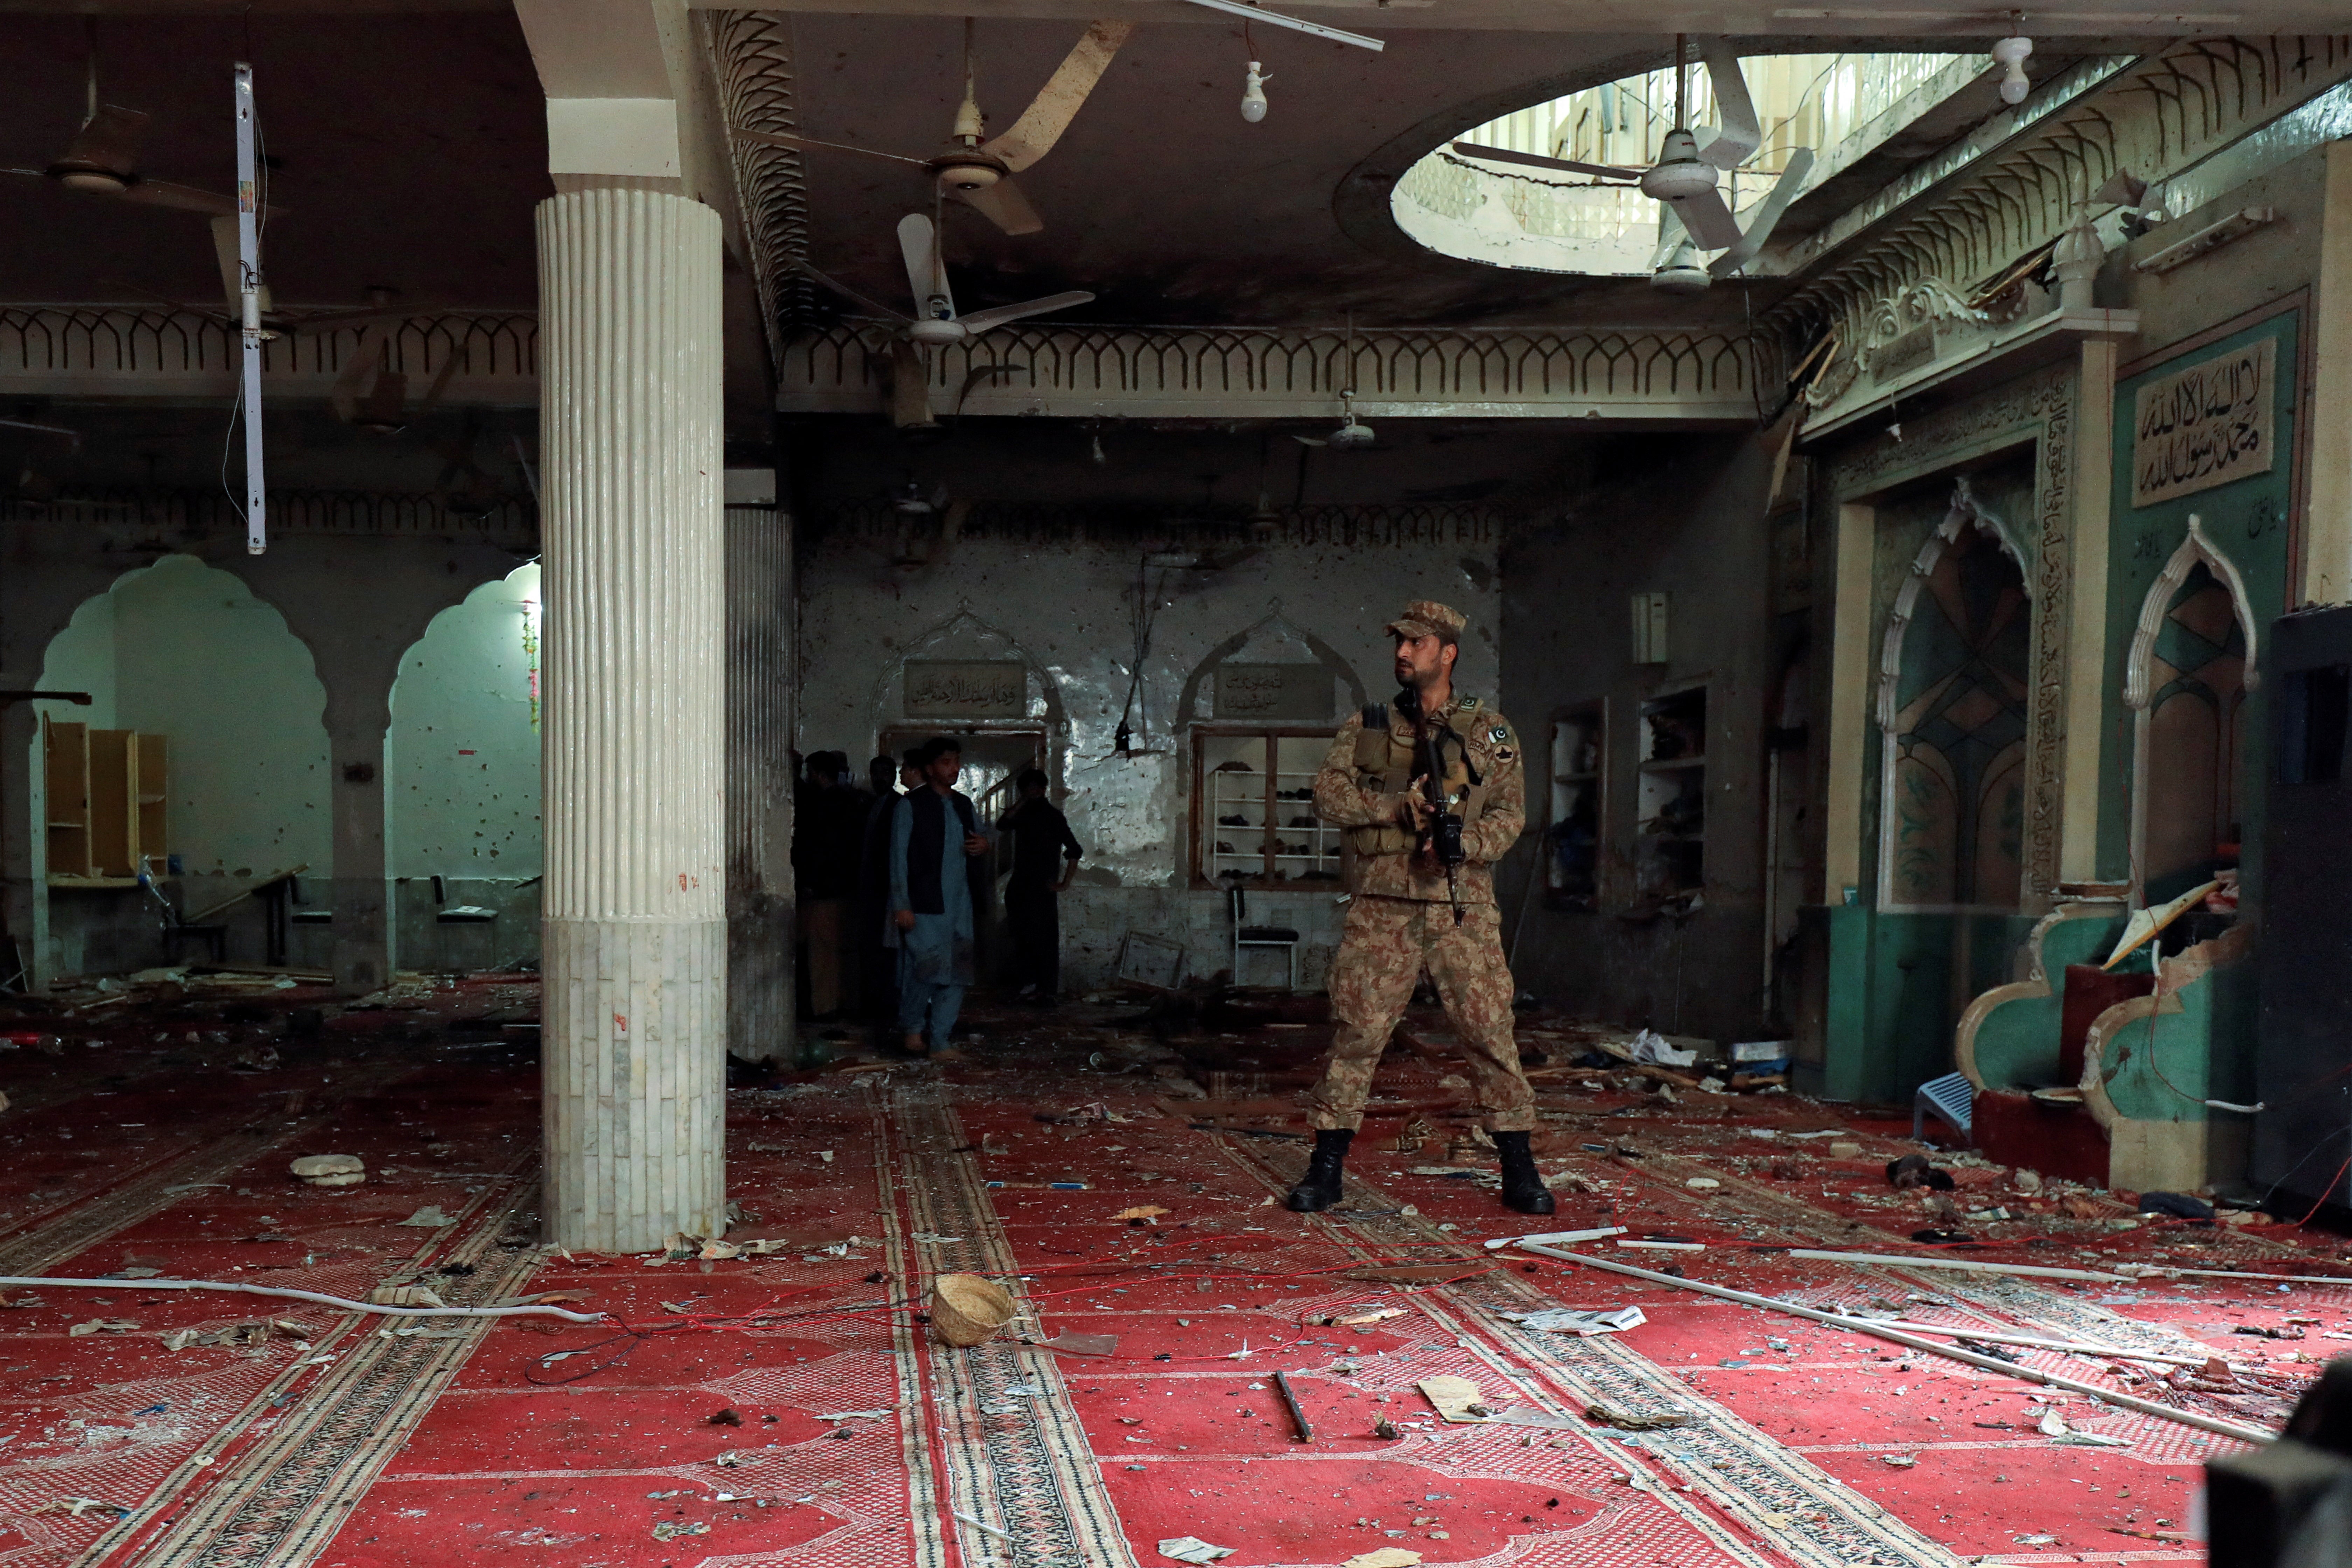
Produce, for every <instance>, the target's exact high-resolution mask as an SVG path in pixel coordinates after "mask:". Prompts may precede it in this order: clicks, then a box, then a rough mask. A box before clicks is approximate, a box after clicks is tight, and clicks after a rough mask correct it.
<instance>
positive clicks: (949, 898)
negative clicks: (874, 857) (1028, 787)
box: [890, 736, 988, 1061]
mask: <svg viewBox="0 0 2352 1568" xmlns="http://www.w3.org/2000/svg"><path fill="white" fill-rule="evenodd" d="M922 759H923V763H922V767H923V787H921V788H919V789H917V790H914V791H913V792H912V793H910V794H908V795H902V796H901V797H899V800H898V806H897V808H896V810H895V811H894V812H893V814H892V816H891V818H890V921H891V925H892V928H893V930H894V931H895V932H896V934H897V937H898V1032H899V1034H900V1035H901V1037H903V1043H904V1045H905V1047H906V1049H907V1050H908V1053H909V1054H912V1055H916V1056H925V1055H928V1056H929V1058H931V1059H932V1060H933V1061H941V1060H947V1059H951V1058H954V1057H955V1056H956V1055H957V1054H958V1053H957V1051H956V1050H955V1022H956V1012H957V1010H958V1009H959V1008H961V1006H962V1005H963V993H964V987H966V986H967V985H970V984H971V980H972V925H973V922H972V883H971V875H970V874H969V869H968V868H970V867H971V864H972V863H973V861H975V860H976V859H978V858H980V857H981V856H983V855H986V854H987V853H988V840H987V838H986V837H983V836H982V833H981V830H980V817H979V815H978V813H977V812H976V811H975V810H974V809H973V807H972V804H971V799H970V798H969V797H968V796H966V795H963V794H961V792H960V791H958V790H957V788H956V787H955V783H956V775H957V774H959V773H961V772H962V771H963V748H962V746H961V745H960V744H959V743H957V742H954V741H951V740H950V739H948V738H947V737H945V736H941V737H940V738H938V739H936V740H933V741H929V742H925V743H924V746H923V750H922Z"/></svg>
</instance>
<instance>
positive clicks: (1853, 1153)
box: [1830, 1138, 1862, 1160]
mask: <svg viewBox="0 0 2352 1568" xmlns="http://www.w3.org/2000/svg"><path fill="white" fill-rule="evenodd" d="M1830 1158H1831V1159H1832V1160H1859V1159H1861V1158H1862V1145H1861V1144H1859V1143H1856V1142H1853V1141H1852V1140H1850V1139H1844V1138H1841V1139H1839V1140H1838V1141H1837V1142H1834V1143H1832V1144H1831V1145H1830Z"/></svg>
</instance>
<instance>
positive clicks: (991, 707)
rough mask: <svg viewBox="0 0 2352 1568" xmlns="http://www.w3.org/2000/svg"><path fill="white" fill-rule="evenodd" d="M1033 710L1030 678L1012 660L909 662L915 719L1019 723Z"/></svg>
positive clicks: (909, 710)
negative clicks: (1019, 719)
mask: <svg viewBox="0 0 2352 1568" xmlns="http://www.w3.org/2000/svg"><path fill="white" fill-rule="evenodd" d="M1028 710H1029V672H1028V669H1027V668H1026V667H1025V666H1024V665H1022V664H1020V663H1019V662H1017V661H1015V660H1012V659H908V661H907V678H906V714H907V717H908V718H909V719H946V720H954V719H1018V718H1020V717H1022V716H1023V715H1024V714H1025V713H1026V712H1028Z"/></svg>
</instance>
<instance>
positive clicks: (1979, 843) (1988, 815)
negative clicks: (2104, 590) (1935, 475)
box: [1877, 478, 2031, 911]
mask: <svg viewBox="0 0 2352 1568" xmlns="http://www.w3.org/2000/svg"><path fill="white" fill-rule="evenodd" d="M2030 606H2031V590H2030V588H2029V587H2028V584H2027V579H2026V576H2025V573H2024V556H2023V554H2022V552H2021V551H2020V550H2019V549H2018V546H2017V543H2016V542H2015V540H2014V539H2013V538H2012V537H2011V534H2010V531H2009V529H2008V526H2007V524H2006V523H2005V522H2004V521H2002V520H2001V519H2000V517H1998V516H1996V515H1995V514H1994V513H1992V512H1991V511H1990V510H1988V509H1986V508H1985V507H1984V506H1982V505H1981V504H1980V503H1979V501H1978V500H1977V498H1976V497H1975V495H1974V494H1973V493H1972V492H1971V491H1970V489H1969V483H1968V480H1967V479H1965V478H1963V479H1959V480H1958V482H1957V483H1956V484H1955V485H1954V487H1953V491H1952V500H1951V504H1950V506H1949V507H1948V509H1947V510H1946V511H1945V514H1944V520H1943V521H1942V522H1941V523H1940V524H1938V525H1937V529H1936V531H1935V532H1934V533H1932V534H1930V535H1929V536H1928V538H1927V542H1926V543H1925V544H1923V545H1922V546H1921V547H1920V550H1919V552H1918V554H1917V555H1916V557H1915V558H1914V559H1913V561H1912V563H1911V568H1910V572H1909V574H1907V575H1906V578H1905V579H1904V582H1903V585H1902V587H1901V588H1900V589H1899V590H1898V591H1897V593H1896V595H1895V608H1894V612H1893V614H1892V615H1891V616H1889V617H1888V620H1887V627H1886V640H1885V646H1884V647H1883V649H1882V652H1881V657H1880V662H1879V675H1878V714H1877V717H1878V724H1879V729H1880V731H1881V735H1882V739H1883V742H1884V744H1883V745H1882V747H1881V752H1882V758H1883V761H1882V771H1881V788H1880V792H1879V857H1878V868H1879V870H1878V880H1879V905H1880V907H1881V908H1883V909H1889V910H1910V911H1926V910H1986V911H2000V910H2016V909H2017V908H2018V907H2019V906H2020V903H2021V900H2022V897H2023V893H2024V887H2023V871H2022V861H2021V848H2022V833H2023V826H2024V760H2025V725H2026V702H2027V698H2028V694H2029V691H2030V676H2029V668H2030V666H2029V662H2028V660H2029V654H2030V645H2031V628H2030V626H2029V617H2028V611H2029V609H2030Z"/></svg>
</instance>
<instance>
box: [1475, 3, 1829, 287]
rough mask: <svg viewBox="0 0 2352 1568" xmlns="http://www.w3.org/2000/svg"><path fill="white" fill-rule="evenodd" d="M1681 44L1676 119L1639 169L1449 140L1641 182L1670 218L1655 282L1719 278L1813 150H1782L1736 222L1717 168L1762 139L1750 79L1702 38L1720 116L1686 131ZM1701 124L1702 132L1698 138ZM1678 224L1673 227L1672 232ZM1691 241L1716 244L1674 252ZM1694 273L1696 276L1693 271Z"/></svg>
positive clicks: (1543, 164) (1539, 164) (1761, 239)
mask: <svg viewBox="0 0 2352 1568" xmlns="http://www.w3.org/2000/svg"><path fill="white" fill-rule="evenodd" d="M1684 53H1685V45H1684V42H1683V39H1682V37H1680V36H1677V37H1675V124H1674V129H1672V130H1670V131H1668V132H1666V134H1665V137H1664V141H1663V142H1661V144H1660V147H1659V155H1658V161H1657V162H1656V163H1653V164H1652V165H1651V166H1650V167H1648V168H1647V169H1626V168H1619V167H1617V166H1615V165H1612V164H1608V163H1583V162H1580V161H1579V160H1577V159H1573V158H1548V157H1545V156H1543V155H1542V154H1540V153H1517V152H1513V151H1511V150H1510V149H1508V148H1505V147H1486V146H1481V145H1480V144H1479V143H1477V142H1454V152H1455V153H1459V154H1460V155H1462V156H1463V157H1465V158H1479V159H1484V160H1486V161H1487V162H1490V163H1518V164H1523V165H1526V166H1527V167H1529V168H1536V169H1554V170H1559V171H1560V172H1562V173H1566V174H1587V175H1591V176H1592V177H1594V178H1597V179H1603V180H1618V181H1628V182H1631V183H1633V184H1638V185H1640V186H1641V189H1642V194H1643V195H1646V196H1649V197H1651V198H1652V199H1654V200H1655V201H1657V202H1658V203H1660V204H1661V205H1663V206H1664V208H1665V211H1666V214H1668V215H1670V216H1672V217H1673V219H1674V220H1675V221H1674V224H1673V225H1671V226H1669V225H1665V224H1663V223H1662V224H1661V230H1662V232H1661V236H1660V245H1659V251H1658V255H1657V257H1656V258H1654V261H1653V264H1652V270H1653V276H1654V278H1655V279H1656V280H1657V282H1658V283H1659V286H1660V287H1661V288H1664V289H1669V290H1672V291H1675V292H1690V291H1693V289H1694V288H1695V287H1696V288H1705V287H1706V280H1707V279H1709V278H1710V277H1712V278H1727V277H1729V276H1730V275H1731V274H1732V273H1735V272H1737V271H1738V270H1739V269H1740V268H1742V267H1745V266H1747V265H1748V263H1749V262H1750V261H1753V260H1755V259H1756V257H1757V256H1758V254H1759V252H1761V251H1762V250H1763V248H1764V244H1765V242H1766V241H1767V240H1769V238H1771V237H1772V230H1773V228H1774V227H1775V226H1777V225H1778V224H1779V223H1780V216H1781V215H1782V214H1783V213H1785V212H1787V211H1788V210H1789V204H1790V202H1793V201H1795V200H1796V198H1797V193H1798V191H1799V190H1800V188H1801V187H1802V185H1803V184H1804V182H1805V176H1806V175H1807V174H1810V173H1811V171H1812V166H1813V153H1812V149H1811V148H1810V147H1800V148H1797V149H1796V150H1795V151H1793V152H1791V153H1790V154H1789V161H1788V163H1787V165H1786V166H1785V167H1784V168H1782V169H1781V171H1780V179H1779V180H1778V181H1777V182H1776V183H1775V184H1773V186H1772V189H1771V191H1770V193H1769V195H1766V196H1765V198H1764V200H1763V201H1761V202H1760V203H1759V204H1757V205H1756V206H1754V207H1753V208H1751V209H1750V216H1749V219H1748V226H1747V227H1746V228H1745V229H1742V228H1741V227H1740V226H1739V220H1738V217H1737V216H1734V214H1733V213H1732V210H1731V205H1730V203H1728V202H1727V201H1725V200H1724V197H1723V193H1722V191H1721V190H1719V189H1718V188H1717V176H1718V174H1720V173H1721V172H1723V171H1726V170H1730V169H1737V168H1738V167H1739V166H1740V165H1741V164H1743V163H1747V162H1748V159H1750V158H1752V157H1754V156H1755V155H1756V149H1757V148H1758V147H1759V146H1760V145H1761V144H1762V142H1763V140H1764V138H1763V132H1762V129H1761V127H1760V126H1759V124H1758V122H1757V119H1756V104H1755V101H1754V100H1752V99H1751V98H1749V97H1748V81H1747V79H1746V78H1745V77H1743V76H1742V75H1741V74H1740V71H1739V57H1738V54H1737V53H1735V52H1734V51H1733V49H1732V47H1731V40H1730V39H1728V38H1709V39H1706V41H1704V42H1702V43H1701V44H1700V45H1699V47H1698V57H1699V60H1700V62H1701V63H1702V64H1704V65H1705V66H1706V74H1707V79H1708V81H1709V82H1711V83H1712V84H1713V85H1714V88H1715V101H1716V108H1717V113H1718V115H1719V116H1720V117H1721V120H1722V123H1721V124H1720V125H1716V126H1706V127H1701V128H1699V130H1698V131H1694V130H1693V129H1692V128H1691V125H1690V115H1689V112H1688V106H1687V99H1688V91H1687V89H1688V85H1689V73H1688V68H1687V67H1686V66H1685V62H1684V58H1683V56H1684ZM1701 132H1706V140H1705V141H1704V142H1702V141H1701V140H1700V133H1701ZM1675 230H1678V231H1679V232H1678V233H1677V232H1674V231H1675ZM1685 250H1689V251H1692V252H1694V253H1695V252H1696V251H1698V250H1714V251H1720V252H1722V254H1721V255H1719V256H1717V258H1715V259H1714V260H1712V261H1710V262H1708V263H1706V267H1705V269H1704V270H1700V269H1699V268H1698V266H1697V263H1696V256H1695V254H1693V255H1689V256H1685V255H1681V254H1678V253H1680V252H1682V251H1685ZM1694 275H1695V276H1696V284H1695V285H1694V282H1693V278H1694Z"/></svg>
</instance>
